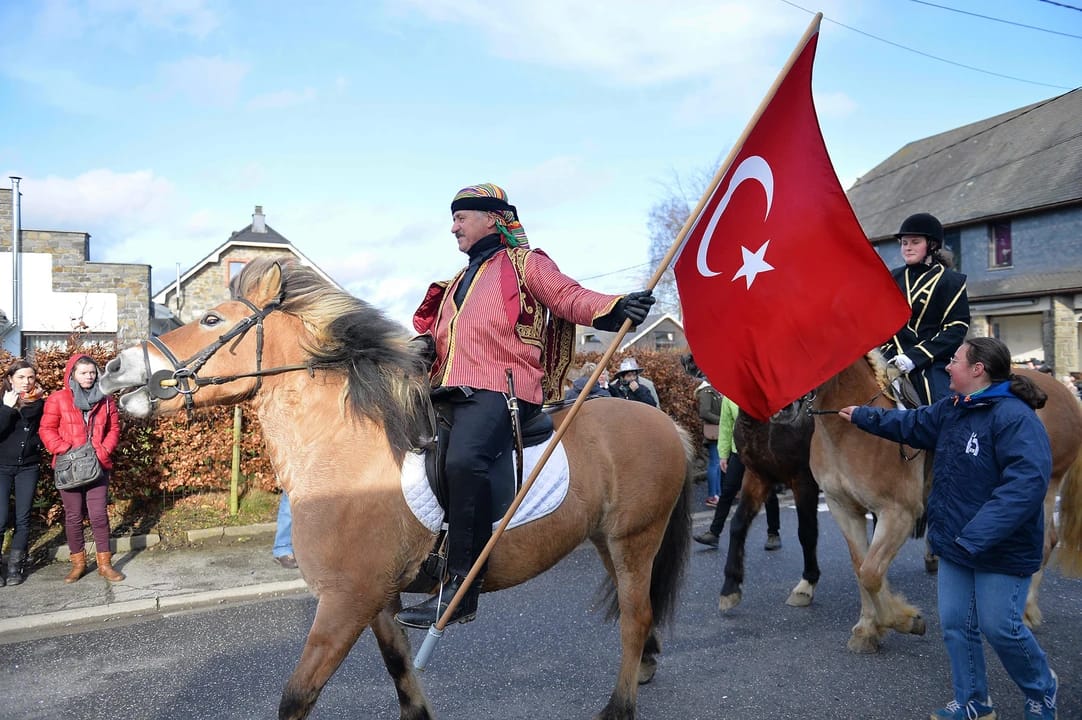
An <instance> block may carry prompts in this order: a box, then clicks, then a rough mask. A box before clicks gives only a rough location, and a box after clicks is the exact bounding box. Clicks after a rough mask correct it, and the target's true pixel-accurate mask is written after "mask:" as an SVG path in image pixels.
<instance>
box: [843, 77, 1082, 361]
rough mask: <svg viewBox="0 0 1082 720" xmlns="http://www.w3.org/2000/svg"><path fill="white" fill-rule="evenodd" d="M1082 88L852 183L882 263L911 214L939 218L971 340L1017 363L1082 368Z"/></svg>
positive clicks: (894, 158)
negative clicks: (963, 283) (964, 300)
mask: <svg viewBox="0 0 1082 720" xmlns="http://www.w3.org/2000/svg"><path fill="white" fill-rule="evenodd" d="M1079 118H1082V89H1078V90H1073V91H1071V92H1068V93H1065V94H1063V95H1059V96H1057V97H1053V98H1049V99H1048V100H1045V101H1043V102H1038V103H1034V104H1032V105H1028V106H1026V107H1022V108H1018V109H1017V110H1011V111H1010V112H1006V113H1003V114H1001V115H997V116H995V117H991V118H988V119H986V120H981V121H979V122H975V123H972V124H970V125H965V126H963V127H959V128H956V129H954V130H950V131H947V132H944V133H940V134H939V135H934V136H932V137H929V138H925V139H923V140H917V141H914V142H911V143H909V144H908V145H906V146H904V147H903V148H901V149H900V150H898V151H897V152H895V153H894V154H893V155H891V156H890V157H889V158H887V159H886V160H884V161H883V162H882V163H880V164H879V165H877V166H876V167H874V168H873V169H872V170H871V171H869V172H868V173H867V174H866V175H865V176H863V177H861V178H860V179H859V180H857V182H856V183H855V184H854V185H853V187H852V188H850V190H849V192H848V196H849V201H850V203H851V204H852V206H853V209H854V210H855V211H856V214H857V217H858V219H859V220H860V223H861V225H862V226H863V228H864V232H865V234H867V236H868V238H869V239H870V240H871V242H872V243H873V245H874V246H875V248H876V250H877V251H878V252H879V255H880V257H882V258H883V261H884V262H885V263H886V264H887V265H888V266H889V267H895V266H898V265H900V264H901V257H900V255H899V252H898V244H897V241H896V240H895V239H894V233H895V232H897V231H898V228H899V227H900V226H901V224H902V221H903V220H904V219H905V218H906V217H908V216H909V215H911V214H913V213H917V212H930V213H932V214H933V215H935V216H936V217H937V218H939V220H940V221H941V222H942V223H943V227H944V231H945V241H946V242H945V244H946V245H947V247H949V248H950V249H951V250H952V251H953V252H954V255H955V268H956V269H957V270H959V271H960V272H962V273H964V274H965V275H966V276H967V278H968V280H967V285H968V292H969V303H970V311H971V315H972V321H971V323H970V334H971V335H984V336H993V337H997V338H999V339H1001V340H1003V341H1004V342H1005V343H1007V345H1008V346H1009V347H1010V348H1011V351H1012V353H1013V354H1014V358H1015V360H1018V361H1022V360H1027V359H1030V358H1036V359H1038V360H1041V361H1043V362H1046V363H1048V364H1050V365H1052V367H1053V368H1054V369H1055V372H1056V375H1057V376H1060V375H1065V374H1067V373H1071V372H1077V371H1079V370H1080V369H1082V362H1080V358H1082V337H1080V333H1079V323H1080V322H1082V134H1080V133H1079V132H1078V129H1079Z"/></svg>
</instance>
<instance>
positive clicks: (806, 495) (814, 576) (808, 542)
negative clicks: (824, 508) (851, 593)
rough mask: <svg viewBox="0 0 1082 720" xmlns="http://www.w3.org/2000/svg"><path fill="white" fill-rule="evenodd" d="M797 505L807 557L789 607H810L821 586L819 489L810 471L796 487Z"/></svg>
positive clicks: (794, 484) (796, 483)
mask: <svg viewBox="0 0 1082 720" xmlns="http://www.w3.org/2000/svg"><path fill="white" fill-rule="evenodd" d="M793 501H794V502H795V504H796V518H797V538H799V540H800V548H801V550H802V551H803V553H804V572H803V573H802V574H801V576H800V582H799V583H797V585H796V587H794V588H793V589H792V591H791V592H790V593H789V598H788V599H787V600H786V601H785V604H786V605H790V606H792V607H807V606H808V605H811V602H812V598H813V597H815V586H816V584H817V583H818V582H819V557H818V554H817V553H818V544H819V486H818V485H817V484H816V483H815V478H813V477H812V475H811V471H810V470H808V471H806V472H803V473H801V475H800V476H799V477H798V478H797V479H796V481H795V482H794V483H793Z"/></svg>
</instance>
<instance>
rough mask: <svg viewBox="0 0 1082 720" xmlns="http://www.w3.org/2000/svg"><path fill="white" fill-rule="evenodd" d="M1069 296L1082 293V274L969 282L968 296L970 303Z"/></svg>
mask: <svg viewBox="0 0 1082 720" xmlns="http://www.w3.org/2000/svg"><path fill="white" fill-rule="evenodd" d="M1065 292H1067V293H1077V292H1082V270H1066V271H1063V272H1052V273H1024V274H1021V275H1015V274H1007V273H1004V274H1003V275H1002V276H999V277H994V278H989V279H984V280H978V281H974V280H972V279H970V280H968V281H967V282H966V294H967V295H969V299H970V301H973V300H991V299H999V298H1004V299H1006V298H1011V297H1023V296H1031V295H1034V294H1041V295H1047V294H1056V293H1065Z"/></svg>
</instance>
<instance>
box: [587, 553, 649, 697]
mask: <svg viewBox="0 0 1082 720" xmlns="http://www.w3.org/2000/svg"><path fill="white" fill-rule="evenodd" d="M593 543H594V547H595V548H597V554H598V555H599V556H600V557H601V564H602V565H604V566H605V572H606V573H608V575H609V578H611V579H612V583H613V586H614V587H615V586H616V568H615V567H614V566H613V564H612V555H610V554H609V549H608V548H607V547H606V546H605V543H604V541H602V540H594V541H593ZM660 653H661V638H659V637H658V634H657V626H656V625H654V626H652V627H651V628H650V634H649V635H647V636H646V643H645V644H644V645H643V649H642V657H641V658H640V661H639V684H640V685H645V684H646V683H648V682H650V681H651V680H653V679H654V675H655V673H657V656H658V655H659V654H660Z"/></svg>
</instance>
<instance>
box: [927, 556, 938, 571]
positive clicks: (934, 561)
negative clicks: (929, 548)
mask: <svg viewBox="0 0 1082 720" xmlns="http://www.w3.org/2000/svg"><path fill="white" fill-rule="evenodd" d="M924 572H926V573H929V574H932V575H934V574H935V573H937V572H939V558H938V557H936V556H935V555H925V556H924Z"/></svg>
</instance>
